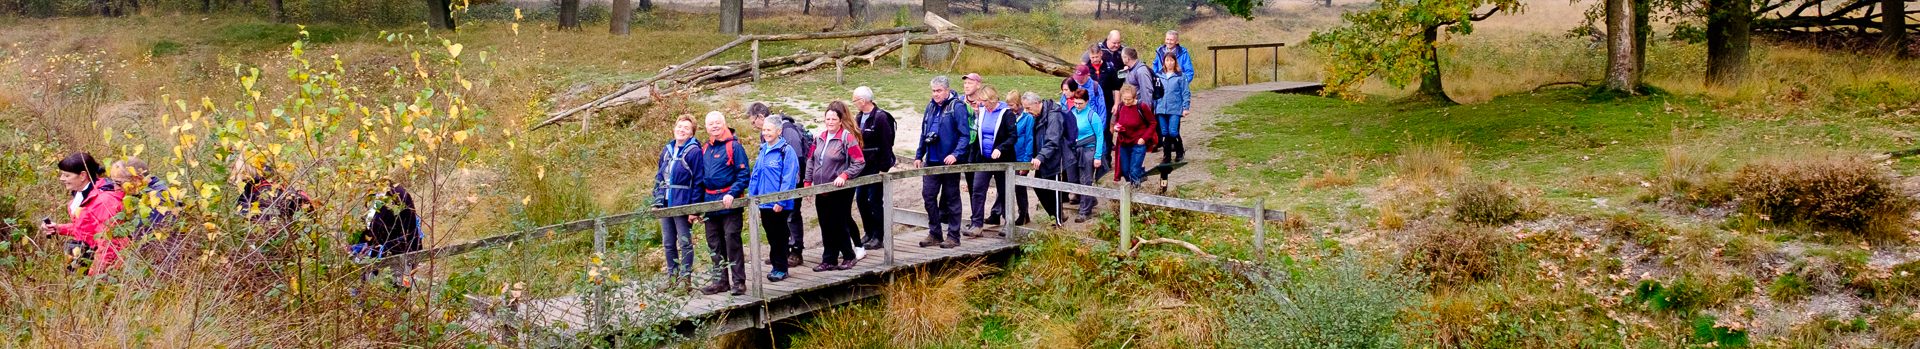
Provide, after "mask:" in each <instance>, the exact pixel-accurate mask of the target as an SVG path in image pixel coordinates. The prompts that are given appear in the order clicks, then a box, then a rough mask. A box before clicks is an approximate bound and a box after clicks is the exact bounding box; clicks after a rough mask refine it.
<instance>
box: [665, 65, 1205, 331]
mask: <svg viewBox="0 0 1920 349" xmlns="http://www.w3.org/2000/svg"><path fill="white" fill-rule="evenodd" d="M1179 40H1180V36H1179V33H1178V32H1174V31H1169V32H1167V33H1166V36H1165V37H1164V41H1163V45H1162V46H1160V47H1159V48H1158V49H1155V50H1154V51H1152V53H1151V54H1152V56H1151V58H1153V59H1152V62H1151V63H1149V62H1147V61H1146V60H1143V59H1142V58H1143V57H1141V52H1140V51H1138V50H1136V49H1134V48H1132V47H1127V46H1125V45H1123V43H1122V42H1121V35H1120V32H1119V31H1112V32H1109V33H1108V35H1107V37H1106V40H1104V41H1101V42H1099V43H1096V44H1094V45H1091V47H1089V48H1088V50H1087V52H1086V55H1085V56H1084V57H1083V58H1082V59H1083V61H1082V63H1081V64H1080V65H1078V66H1077V67H1075V71H1074V74H1073V75H1072V76H1070V77H1068V78H1066V79H1064V80H1062V81H1061V82H1060V85H1059V88H1060V90H1059V94H1058V98H1057V99H1047V98H1044V97H1042V95H1041V93H1040V92H1036V91H1028V92H1025V93H1017V92H1014V91H1008V92H1006V93H1005V94H1000V93H999V91H998V90H997V89H996V88H994V87H993V86H992V85H991V84H988V83H987V82H986V81H985V79H984V78H982V77H981V76H980V75H979V74H967V75H965V76H962V77H961V82H960V84H961V90H960V91H954V90H952V89H951V87H952V85H951V81H949V79H948V78H947V77H946V76H936V77H934V78H933V79H932V80H931V81H930V82H929V92H930V96H929V97H930V99H929V101H928V102H927V105H926V107H925V109H923V110H922V115H923V120H922V121H921V128H920V134H919V135H918V137H917V138H914V139H912V140H911V142H913V143H912V144H914V145H915V146H916V150H915V151H914V156H913V159H912V161H913V163H912V166H914V167H926V166H949V165H957V164H964V163H1028V164H1031V165H1030V166H1029V167H1028V168H1026V169H1023V170H1019V171H1017V174H1016V175H1020V176H1033V177H1037V178H1044V179H1049V180H1057V181H1064V182H1069V183H1075V184H1084V185H1092V184H1096V183H1098V182H1099V179H1100V178H1101V177H1104V176H1106V175H1107V173H1108V171H1112V173H1113V178H1114V180H1116V181H1118V180H1125V181H1127V184H1126V185H1131V186H1134V187H1136V188H1137V187H1139V186H1140V185H1141V183H1142V182H1143V180H1144V178H1143V177H1145V176H1146V175H1147V173H1146V172H1147V171H1146V169H1145V166H1144V162H1145V159H1146V156H1147V154H1148V153H1150V152H1156V151H1157V152H1161V162H1162V163H1163V164H1164V163H1177V162H1183V161H1185V157H1186V149H1185V145H1184V143H1183V142H1182V141H1181V136H1180V120H1181V118H1182V117H1185V116H1187V114H1188V112H1189V102H1190V101H1191V99H1192V94H1191V89H1190V84H1191V83H1192V81H1193V74H1194V71H1193V61H1192V58H1191V57H1190V56H1189V54H1188V52H1187V50H1186V48H1185V47H1182V46H1180V42H1179ZM850 100H851V103H847V102H840V101H833V102H830V103H828V104H827V107H826V110H825V112H823V113H822V114H821V115H820V116H819V118H818V120H817V123H818V124H819V125H821V127H820V128H819V130H818V131H816V132H811V133H809V132H808V131H807V130H806V128H805V127H803V126H801V125H800V121H799V120H796V119H794V118H793V117H790V116H787V115H783V114H776V113H772V111H771V108H769V107H768V106H767V105H766V104H763V103H753V104H752V105H750V106H749V107H748V108H747V117H748V118H749V119H750V120H751V121H752V123H753V125H754V127H756V128H758V131H759V136H760V139H759V146H758V149H757V150H756V151H755V152H754V153H753V155H756V156H754V157H752V158H749V157H748V155H749V153H747V151H746V149H745V147H744V146H742V145H741V143H740V141H739V139H738V138H736V135H735V134H734V130H733V129H731V128H729V127H728V126H727V116H726V115H725V114H724V113H721V112H719V111H713V112H709V113H707V114H706V117H705V119H703V120H700V124H699V126H700V128H702V129H704V130H705V132H706V134H707V139H706V140H705V141H701V140H698V139H696V138H695V134H694V133H695V127H696V124H695V122H696V121H695V120H694V118H693V116H691V115H683V116H680V117H679V118H678V119H677V120H675V121H674V128H673V140H671V141H669V142H668V143H667V144H666V146H665V147H664V150H662V151H661V154H660V161H659V168H658V173H657V175H656V176H655V181H656V185H655V188H654V193H653V195H654V198H655V199H654V202H653V206H654V207H657V208H664V207H670V206H681V205H689V204H697V203H705V202H720V203H722V205H723V207H724V209H722V210H718V211H711V212H706V213H704V214H699V215H689V216H676V217H662V218H660V224H661V229H662V232H663V238H662V243H663V245H664V249H665V250H666V256H667V258H666V259H667V269H668V273H669V274H670V275H671V276H672V277H673V280H675V283H674V284H675V285H676V287H684V288H691V287H693V280H692V276H693V272H694V271H693V260H694V258H693V254H694V251H693V236H692V227H693V224H695V223H702V224H703V225H704V229H705V238H706V241H707V248H708V253H709V257H710V258H709V259H710V260H711V261H712V262H713V266H712V267H711V268H709V272H710V273H711V278H712V282H711V283H709V284H708V285H706V286H705V287H702V288H700V289H699V291H700V292H701V293H702V294H709V295H711V294H717V293H721V292H729V291H731V293H732V294H735V295H740V294H745V292H746V269H745V263H748V261H746V260H745V258H744V256H743V253H742V250H743V249H744V248H745V246H744V245H742V244H741V241H740V237H741V233H740V229H741V226H742V224H746V223H744V222H743V220H744V218H743V216H744V215H745V211H743V210H744V209H753V210H758V212H757V213H758V215H759V217H760V218H761V219H760V222H757V224H760V226H761V227H762V228H763V229H764V230H765V231H766V236H767V240H768V243H769V245H771V246H770V247H771V248H770V250H771V251H770V253H769V254H770V256H769V258H768V259H767V260H766V261H765V262H766V263H767V264H770V265H771V266H772V268H771V269H772V270H771V271H769V272H768V273H767V276H766V279H767V281H769V282H779V281H782V280H785V279H786V278H787V277H788V275H789V274H788V273H789V269H790V268H793V267H799V266H801V265H803V264H804V262H805V258H803V257H802V256H801V251H802V250H803V249H804V243H805V241H804V240H805V239H804V237H803V235H804V232H805V228H804V227H803V226H802V224H803V223H802V219H801V214H800V212H801V210H802V207H801V205H802V201H801V200H799V199H792V200H784V201H776V202H765V203H759V204H758V205H755V207H752V208H740V207H738V206H736V205H735V201H736V200H741V199H742V198H745V197H748V196H754V195H763V194H771V193H776V192H781V191H787V190H793V189H797V188H802V187H807V186H813V185H833V186H845V185H846V183H847V181H849V180H851V179H854V178H858V177H861V176H868V175H873V174H877V173H882V172H886V171H887V170H888V169H890V168H892V167H894V166H895V163H894V162H895V161H896V160H895V157H894V155H893V153H892V149H893V146H894V145H895V141H896V139H895V137H896V136H897V131H898V129H897V127H896V126H897V124H896V120H895V119H894V117H893V115H892V114H891V113H888V112H887V111H886V110H882V109H880V108H879V106H877V105H875V104H874V90H873V89H872V88H870V87H866V86H861V87H858V88H855V89H854V90H853V91H852V96H851V98H850ZM1109 101H1112V102H1111V104H1110V102H1109ZM1005 176H1006V175H1005V172H1003V171H985V172H974V173H964V174H963V173H953V174H939V175H930V176H926V177H923V178H922V179H921V184H922V188H921V197H922V199H924V200H925V205H926V206H925V207H926V210H927V215H928V223H929V224H928V225H929V226H930V227H931V229H930V230H929V232H928V236H927V238H926V239H925V240H922V241H921V242H920V244H919V245H920V247H933V246H938V247H940V248H954V247H958V246H960V244H961V236H962V235H966V236H968V237H981V236H984V235H985V234H986V233H987V232H986V231H985V226H987V225H1000V224H1001V223H1002V219H1003V218H1007V217H1006V216H1007V213H1008V212H1007V210H1006V205H1007V203H1006V202H1005V200H995V201H996V202H995V203H994V204H993V207H992V208H988V207H987V200H988V198H989V195H988V194H987V192H988V189H989V188H996V189H995V190H998V191H999V192H1000V193H1005V192H1006V191H1007V190H1008V188H1009V186H1008V183H1007V180H1008V179H1007V178H1005ZM1160 176H1161V179H1162V181H1161V183H1162V184H1161V185H1162V187H1161V189H1162V190H1165V179H1166V176H1167V172H1166V171H1161V173H1160ZM963 182H964V183H965V186H966V187H967V188H966V189H967V190H966V191H967V193H968V195H969V197H970V198H971V200H970V202H969V203H971V206H972V210H971V213H972V215H971V216H969V217H968V219H967V224H966V225H965V226H964V227H963V226H962V224H961V217H960V215H961V204H960V192H961V189H962V188H961V187H962V184H963ZM1033 191H1034V195H1035V196H1037V197H1038V199H1039V201H1040V206H1041V209H1042V210H1044V211H1045V212H1046V213H1047V214H1048V215H1050V216H1052V217H1054V220H1055V221H1054V223H1053V224H1054V225H1059V224H1060V223H1061V220H1062V219H1064V218H1063V217H1065V216H1066V215H1065V213H1063V212H1062V210H1063V209H1064V207H1063V202H1062V201H1069V199H1068V198H1067V197H1066V196H1067V195H1063V194H1059V193H1057V192H1055V191H1052V190H1045V189H1039V188H1033ZM885 193H886V184H885V182H880V183H874V184H868V185H864V186H860V187H857V188H854V189H852V190H850V191H849V190H838V191H833V192H830V193H826V194H822V195H819V196H818V197H816V198H815V200H814V205H815V207H814V212H815V213H816V215H817V216H818V218H819V221H818V224H819V227H820V232H821V233H820V236H821V237H820V238H821V239H822V240H825V241H820V242H819V243H820V244H822V247H823V252H822V255H821V257H820V261H819V262H818V263H817V264H815V266H814V267H813V270H814V271H815V272H825V271H832V270H845V269H850V268H853V267H855V266H856V265H857V263H858V262H859V261H860V260H861V259H862V258H864V257H865V256H866V251H867V250H875V249H880V248H881V247H882V245H883V240H884V239H886V236H885V235H884V233H883V229H882V227H881V224H882V215H883V214H884V210H885V209H886V208H885V207H883V205H882V202H883V200H881V196H882V195H886V194H885ZM1015 197H1016V200H1015V201H1016V205H1017V207H1016V209H1015V210H1014V212H1013V215H1012V223H1013V224H1014V225H1026V224H1029V223H1031V220H1030V219H1029V217H1028V215H1027V207H1028V195H1027V192H1026V191H1025V190H1021V191H1018V192H1016V193H1015ZM1071 201H1072V204H1075V205H1077V206H1078V212H1077V215H1075V217H1074V218H1073V221H1074V222H1084V221H1085V220H1087V219H1088V218H1089V217H1090V216H1091V215H1092V213H1093V209H1094V206H1095V205H1096V204H1097V203H1098V198H1095V197H1092V196H1087V195H1081V196H1079V197H1077V198H1074V199H1072V200H1071ZM856 203H857V205H858V210H859V213H860V222H858V223H857V224H856V222H854V218H853V213H852V212H851V211H852V208H853V207H854V205H855V204H856ZM860 226H865V227H866V230H865V234H864V235H863V234H862V232H861V231H860Z"/></svg>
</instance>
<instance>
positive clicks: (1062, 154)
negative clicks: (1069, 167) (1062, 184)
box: [1033, 101, 1075, 178]
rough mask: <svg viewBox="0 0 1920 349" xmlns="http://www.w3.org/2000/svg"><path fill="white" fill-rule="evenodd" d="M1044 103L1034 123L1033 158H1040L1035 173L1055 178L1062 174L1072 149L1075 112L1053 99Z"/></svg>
mask: <svg viewBox="0 0 1920 349" xmlns="http://www.w3.org/2000/svg"><path fill="white" fill-rule="evenodd" d="M1044 104H1046V106H1045V107H1043V109H1042V110H1041V111H1040V117H1038V118H1035V119H1034V123H1033V140H1034V141H1033V158H1035V159H1040V168H1038V169H1035V170H1034V171H1033V175H1034V176H1035V177H1040V178H1053V177H1054V176H1058V175H1059V174H1060V168H1061V165H1062V164H1064V163H1065V162H1066V152H1068V151H1072V148H1071V146H1072V145H1073V141H1074V138H1075V137H1074V135H1075V132H1074V126H1075V125H1074V122H1073V114H1072V113H1069V112H1067V109H1066V108H1065V107H1063V106H1062V105H1061V104H1059V103H1056V102H1052V101H1048V102H1045V103H1044Z"/></svg>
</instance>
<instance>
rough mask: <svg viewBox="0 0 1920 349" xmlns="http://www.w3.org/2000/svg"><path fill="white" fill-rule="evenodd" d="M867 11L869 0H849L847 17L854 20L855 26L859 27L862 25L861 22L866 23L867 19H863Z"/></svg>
mask: <svg viewBox="0 0 1920 349" xmlns="http://www.w3.org/2000/svg"><path fill="white" fill-rule="evenodd" d="M866 13H867V2H866V1H864V0H847V19H848V20H850V21H853V24H854V25H853V26H854V27H859V26H860V23H864V22H865V21H863V19H865V18H863V17H865V16H863V15H864V14H866Z"/></svg>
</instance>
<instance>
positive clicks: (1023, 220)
mask: <svg viewBox="0 0 1920 349" xmlns="http://www.w3.org/2000/svg"><path fill="white" fill-rule="evenodd" d="M1028 223H1033V220H1031V219H1027V217H1020V218H1018V219H1014V220H1013V225H1020V226H1024V225H1027V224H1028Z"/></svg>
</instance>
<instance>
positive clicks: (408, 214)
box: [347, 170, 425, 287]
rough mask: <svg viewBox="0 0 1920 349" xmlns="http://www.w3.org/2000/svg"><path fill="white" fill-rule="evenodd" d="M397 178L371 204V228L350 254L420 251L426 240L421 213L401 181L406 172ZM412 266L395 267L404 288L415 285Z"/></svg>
mask: <svg viewBox="0 0 1920 349" xmlns="http://www.w3.org/2000/svg"><path fill="white" fill-rule="evenodd" d="M395 172H396V174H395V175H394V176H393V177H395V178H393V179H388V180H383V181H381V182H383V183H381V184H384V185H383V186H384V187H386V188H385V191H383V192H380V193H377V194H373V197H372V198H371V199H369V200H368V201H367V206H368V208H367V215H366V221H367V226H366V228H365V229H364V230H361V231H360V236H359V238H357V239H355V241H354V244H353V245H352V246H349V247H348V248H347V249H348V252H351V253H352V254H353V255H354V256H356V257H359V258H369V259H380V258H386V257H392V256H398V255H403V254H407V253H412V252H414V251H419V250H420V249H421V247H422V246H423V244H422V240H425V236H424V235H423V234H424V232H423V231H422V230H421V229H420V214H419V211H418V210H415V209H414V206H413V194H410V193H408V192H407V187H406V186H405V185H402V184H401V183H400V181H402V180H404V179H405V176H406V174H405V173H404V172H401V171H398V170H396V171H395ZM379 272H380V271H378V270H372V271H368V272H367V273H365V274H364V275H362V278H363V279H366V280H371V279H373V277H374V276H375V275H377V274H379ZM411 272H412V266H411V265H399V266H394V270H393V280H394V284H395V285H399V286H400V287H410V286H412V284H413V283H412V282H411V279H410V278H408V274H411Z"/></svg>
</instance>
